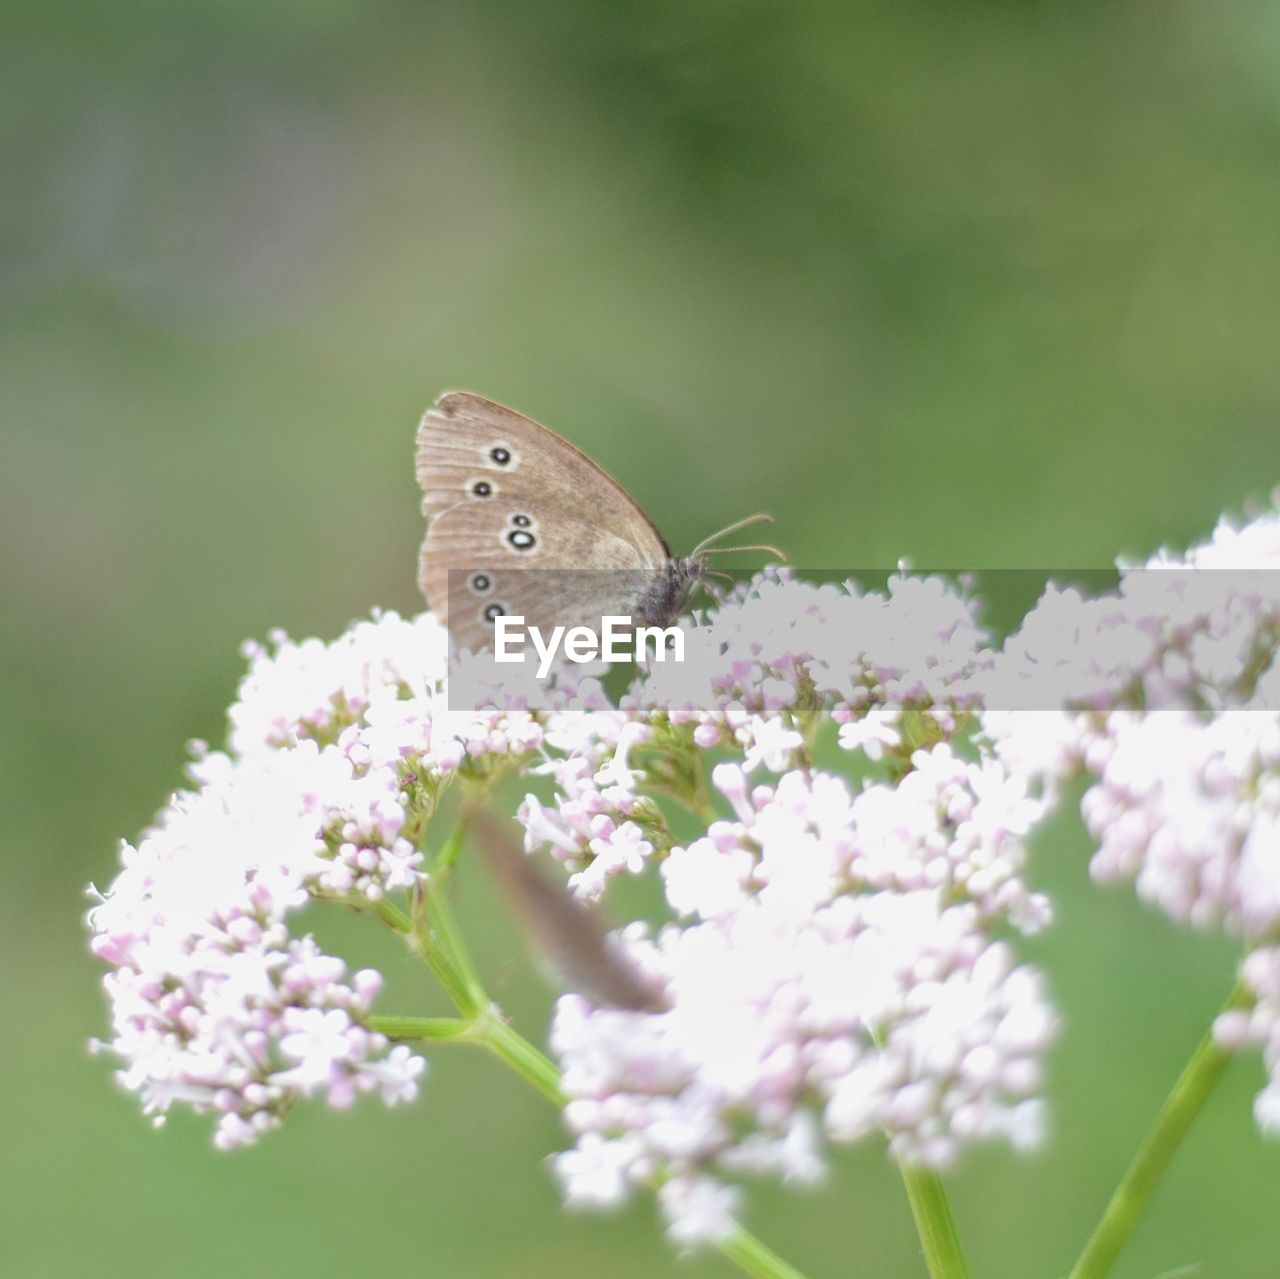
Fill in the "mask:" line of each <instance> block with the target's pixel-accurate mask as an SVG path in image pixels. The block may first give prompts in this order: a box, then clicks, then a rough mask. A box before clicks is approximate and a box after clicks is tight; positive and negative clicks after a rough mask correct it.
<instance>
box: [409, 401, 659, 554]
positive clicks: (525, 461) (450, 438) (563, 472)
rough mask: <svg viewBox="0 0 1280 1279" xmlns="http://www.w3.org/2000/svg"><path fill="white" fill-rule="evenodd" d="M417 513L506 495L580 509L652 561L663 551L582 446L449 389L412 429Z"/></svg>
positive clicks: (636, 508) (649, 527)
mask: <svg viewBox="0 0 1280 1279" xmlns="http://www.w3.org/2000/svg"><path fill="white" fill-rule="evenodd" d="M417 471H418V483H419V485H421V487H422V493H423V501H422V512H423V514H424V515H425V516H426V517H427V519H428V520H433V519H435V518H436V517H437V516H439V515H441V514H443V513H444V512H445V511H447V510H448V509H449V508H450V507H452V506H455V505H457V504H458V503H459V502H485V501H488V500H490V499H491V498H511V499H519V500H523V501H527V502H539V503H541V504H542V505H544V506H546V507H549V508H551V509H554V510H564V511H566V512H585V513H587V514H589V516H590V518H591V519H592V521H593V522H595V523H596V524H598V525H600V526H601V527H603V528H606V529H608V530H609V531H610V532H612V533H614V534H616V535H617V536H618V537H621V538H622V539H623V540H624V541H628V542H631V543H633V544H634V545H635V546H636V548H637V549H638V550H639V551H640V552H641V554H642V555H643V557H644V558H645V559H646V561H651V562H652V563H654V564H655V565H659V564H662V563H664V562H665V561H666V560H667V558H668V557H669V556H670V551H669V549H668V547H667V544H666V542H665V541H663V539H662V535H661V534H660V533H659V532H658V530H657V529H656V528H654V526H653V524H652V522H651V521H650V520H649V518H648V516H646V515H645V513H644V512H643V511H642V510H641V509H640V507H639V506H638V505H637V504H636V502H635V501H633V500H632V498H631V496H630V494H628V493H627V491H626V490H625V489H624V488H623V487H622V486H621V485H620V484H619V483H617V481H616V480H614V479H613V478H612V477H611V476H609V475H608V474H607V473H606V472H605V471H603V470H602V469H601V468H600V467H598V466H597V465H596V464H595V463H594V462H593V461H592V460H591V459H590V458H589V457H588V456H587V455H586V454H585V453H583V452H582V451H581V449H576V448H574V446H573V445H572V444H570V443H569V441H568V440H563V439H561V438H560V436H558V435H557V434H556V433H555V432H554V431H549V430H547V428H546V427H545V426H540V425H539V424H538V423H537V422H535V421H534V420H533V419H532V418H528V417H525V416H524V414H523V413H517V412H516V411H515V410H514V409H509V408H506V407H505V406H504V405H501V404H496V403H495V402H494V401H493V400H486V399H485V398H484V397H483V396H479V395H471V394H470V393H469V392H466V391H449V392H447V393H446V394H444V395H442V396H441V397H440V398H439V399H438V400H437V401H436V402H435V404H434V405H433V406H432V407H431V408H430V409H428V410H427V412H426V415H425V416H424V417H423V419H422V423H421V425H420V426H419V427H418V454H417Z"/></svg>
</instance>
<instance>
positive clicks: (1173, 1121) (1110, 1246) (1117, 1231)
mask: <svg viewBox="0 0 1280 1279" xmlns="http://www.w3.org/2000/svg"><path fill="white" fill-rule="evenodd" d="M1247 1001H1248V995H1247V993H1246V992H1245V991H1244V990H1243V989H1242V988H1241V987H1239V986H1238V987H1236V989H1235V990H1233V991H1232V993H1231V995H1230V996H1229V997H1228V999H1227V1001H1226V1004H1225V1005H1224V1010H1231V1009H1235V1008H1239V1007H1241V1006H1242V1004H1244V1003H1246V1002H1247ZM1230 1061H1231V1054H1230V1053H1229V1052H1228V1051H1227V1050H1226V1049H1225V1048H1223V1047H1222V1046H1221V1045H1220V1044H1219V1043H1218V1042H1217V1040H1216V1039H1215V1038H1214V1033H1213V1030H1212V1028H1210V1030H1209V1031H1207V1032H1206V1034H1205V1035H1204V1037H1203V1038H1202V1039H1201V1040H1200V1043H1199V1044H1198V1045H1197V1046H1196V1050H1195V1052H1194V1053H1192V1054H1191V1060H1190V1061H1188V1062H1187V1065H1186V1067H1185V1068H1184V1069H1183V1071H1182V1074H1181V1075H1180V1076H1179V1077H1178V1082H1177V1083H1175V1084H1174V1086H1173V1091H1172V1092H1170V1094H1169V1096H1168V1097H1167V1098H1166V1099H1165V1103H1164V1105H1163V1106H1162V1107H1161V1108H1160V1113H1159V1114H1158V1115H1157V1116H1156V1120H1155V1123H1154V1124H1152V1126H1151V1129H1150V1131H1149V1132H1148V1133H1147V1135H1146V1138H1145V1139H1144V1140H1143V1142H1142V1145H1141V1146H1140V1147H1139V1148H1138V1153H1137V1154H1136V1155H1135V1156H1134V1159H1133V1162H1132V1163H1131V1164H1130V1165H1129V1167H1128V1169H1127V1170H1126V1171H1125V1174H1124V1176H1123V1177H1121V1179H1120V1184H1119V1185H1118V1186H1117V1187H1116V1189H1115V1191H1114V1193H1113V1194H1112V1196H1111V1199H1110V1201H1109V1202H1108V1204H1107V1207H1106V1210H1105V1211H1104V1212H1103V1214H1102V1219H1101V1220H1100V1221H1099V1222H1098V1225H1097V1228H1096V1229H1095V1230H1094V1232H1093V1235H1092V1236H1091V1237H1090V1239H1089V1242H1088V1244H1086V1246H1085V1249H1084V1251H1083V1252H1082V1253H1081V1254H1080V1259H1079V1260H1078V1261H1077V1262H1076V1264H1075V1267H1074V1269H1073V1270H1072V1271H1071V1274H1070V1277H1069V1279H1103V1276H1105V1275H1107V1274H1109V1273H1110V1271H1111V1267H1112V1266H1113V1265H1114V1264H1115V1260H1116V1258H1117V1257H1118V1256H1119V1255H1120V1251H1121V1249H1122V1248H1123V1247H1124V1245H1125V1243H1126V1242H1128V1239H1129V1236H1130V1235H1132V1234H1133V1232H1134V1230H1135V1229H1136V1228H1137V1226H1138V1223H1139V1222H1140V1221H1141V1220H1142V1217H1143V1214H1144V1213H1145V1212H1146V1210H1147V1205H1148V1204H1149V1203H1150V1202H1151V1197H1152V1195H1154V1194H1155V1191H1156V1187H1157V1186H1158V1185H1159V1184H1160V1179H1161V1178H1162V1177H1163V1176H1164V1174H1165V1170H1166V1169H1167V1168H1168V1167H1169V1163H1170V1161H1171V1160H1172V1159H1173V1156H1174V1155H1175V1154H1176V1153H1177V1150H1178V1147H1179V1146H1180V1145H1181V1144H1182V1140H1183V1138H1184V1137H1186V1135H1187V1133H1188V1131H1189V1130H1190V1128H1191V1125H1192V1123H1194V1122H1195V1118H1196V1116H1197V1115H1198V1114H1199V1113H1200V1111H1201V1110H1202V1109H1203V1108H1204V1104H1205V1102H1207V1101H1208V1100H1209V1096H1210V1094H1211V1093H1212V1092H1213V1089H1214V1087H1215V1086H1216V1085H1217V1082H1218V1080H1219V1079H1221V1078H1222V1075H1223V1073H1224V1072H1225V1071H1226V1068H1227V1066H1228V1065H1229V1064H1230Z"/></svg>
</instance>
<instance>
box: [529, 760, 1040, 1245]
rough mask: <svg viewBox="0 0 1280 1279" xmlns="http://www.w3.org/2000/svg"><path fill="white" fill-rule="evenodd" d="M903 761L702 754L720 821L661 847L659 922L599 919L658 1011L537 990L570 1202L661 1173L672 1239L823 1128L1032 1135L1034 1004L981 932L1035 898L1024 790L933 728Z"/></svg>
mask: <svg viewBox="0 0 1280 1279" xmlns="http://www.w3.org/2000/svg"><path fill="white" fill-rule="evenodd" d="M912 763H913V768H912V770H911V771H910V772H909V773H908V774H907V777H906V778H905V779H904V780H903V781H902V782H901V783H900V784H897V785H894V784H892V783H883V784H878V785H872V786H868V787H867V788H865V789H863V790H862V791H861V792H859V793H858V794H857V795H853V796H851V795H850V793H849V791H848V790H847V788H846V786H845V784H844V782H843V781H842V780H841V779H839V778H838V777H835V776H832V775H829V774H825V773H821V772H817V771H809V770H802V769H795V770H791V771H787V772H785V773H784V774H783V775H782V776H781V777H780V778H779V779H778V780H777V782H776V784H764V785H757V786H754V787H753V786H751V785H750V783H749V781H748V778H747V775H746V773H745V772H744V770H743V767H742V766H741V765H740V764H728V763H725V764H721V765H719V766H718V767H717V768H716V770H715V777H714V781H715V785H716V788H717V789H718V791H719V792H720V793H721V794H722V795H723V796H724V798H725V799H726V800H727V801H728V803H729V805H730V807H731V808H732V810H733V812H734V814H735V816H734V819H733V820H724V821H716V822H713V823H712V824H711V825H710V827H709V828H708V829H707V832H706V834H705V835H703V836H702V837H700V838H698V839H696V840H694V841H692V842H691V843H689V844H687V845H685V846H678V847H675V848H673V849H672V850H671V851H670V854H669V855H668V856H667V857H666V859H665V860H664V861H663V862H662V881H663V886H664V890H665V896H666V900H667V904H668V906H669V907H670V909H671V912H672V914H673V915H675V916H676V917H678V921H679V922H672V923H669V924H667V925H666V926H664V927H663V928H662V929H661V930H660V931H659V932H658V933H657V935H656V936H655V937H653V938H652V939H650V938H649V937H648V936H647V935H646V934H645V932H644V930H642V929H639V928H635V927H632V928H631V929H628V930H625V931H624V933H623V935H622V941H623V944H624V945H625V947H626V951H627V953H628V955H629V956H630V958H631V960H632V962H633V963H634V965H635V966H636V967H637V969H638V970H639V971H640V972H641V973H642V974H643V975H644V977H645V979H646V981H647V982H649V983H650V984H651V985H652V986H654V987H655V988H656V989H658V990H660V991H661V992H662V999H663V1002H664V1005H665V1007H663V1008H662V1009H661V1010H659V1011H652V1012H644V1011H629V1010H621V1009H614V1008H602V1007H595V1006H592V1005H591V1004H590V1003H588V1002H587V1001H586V1000H584V999H583V998H581V997H579V996H577V995H570V996H566V997H564V998H563V999H562V1000H561V1001H560V1003H559V1005H558V1008H557V1014H556V1020H555V1026H554V1030H553V1046H554V1048H555V1051H556V1052H557V1054H558V1055H559V1057H560V1059H561V1060H562V1062H563V1064H564V1068H565V1088H566V1090H567V1091H568V1093H569V1095H570V1097H571V1098H572V1100H571V1102H570V1104H569V1107H568V1109H567V1112H566V1114H567V1120H568V1122H569V1125H570V1127H571V1128H572V1129H573V1131H574V1132H575V1134H576V1135H577V1144H576V1146H575V1148H574V1149H573V1150H572V1151H570V1152H567V1153H566V1154H564V1155H562V1156H560V1157H559V1159H558V1161H557V1169H558V1171H559V1173H560V1175H561V1177H562V1180H563V1182H564V1185H565V1189H566V1194H567V1197H568V1199H569V1200H570V1202H573V1203H579V1204H593V1205H602V1204H610V1203H616V1202H618V1201H620V1200H621V1199H623V1198H624V1197H625V1196H626V1195H627V1194H628V1193H630V1192H631V1191H632V1190H633V1189H634V1188H635V1187H637V1186H639V1185H643V1184H645V1183H647V1182H649V1181H650V1180H651V1179H653V1178H654V1177H655V1176H656V1174H657V1173H658V1172H659V1170H661V1171H662V1174H663V1176H664V1178H668V1180H666V1183H665V1186H664V1193H663V1195H662V1203H663V1206H664V1210H665V1212H666V1214H667V1217H668V1221H669V1226H670V1230H671V1233H672V1235H673V1237H674V1238H676V1239H677V1240H679V1241H681V1242H693V1241H695V1240H696V1239H698V1238H703V1239H705V1238H707V1237H709V1236H710V1237H715V1236H716V1235H719V1234H723V1233H724V1232H725V1231H727V1230H728V1229H729V1228H730V1222H731V1214H732V1211H733V1208H734V1204H735V1202H736V1194H737V1192H736V1190H734V1189H733V1188H731V1186H730V1185H729V1183H728V1182H727V1181H726V1180H725V1179H726V1178H727V1177H731V1176H733V1175H735V1174H737V1173H740V1172H748V1171H750V1172H766V1171H768V1172H775V1173H778V1174H780V1175H782V1176H784V1177H788V1178H792V1179H799V1180H811V1179H813V1178H814V1177H816V1176H818V1175H819V1174H820V1173H821V1171H822V1169H823V1166H824V1163H823V1156H822V1149H821V1141H822V1137H823V1136H824V1135H825V1136H826V1137H828V1138H830V1139H833V1140H836V1141H853V1140H856V1139H858V1138H860V1137H863V1136H865V1135H867V1134H868V1133H871V1132H874V1131H876V1130H882V1131H885V1132H887V1133H888V1134H889V1136H890V1140H891V1145H892V1147H893V1149H894V1150H895V1152H896V1153H898V1154H899V1155H901V1156H902V1157H903V1158H906V1159H908V1160H911V1161H914V1162H921V1163H925V1164H928V1165H931V1166H934V1167H941V1166H944V1165H946V1164H948V1163H950V1162H951V1161H952V1160H953V1159H954V1158H955V1156H956V1154H957V1153H958V1151H959V1149H960V1147H961V1145H962V1144H965V1143H968V1142H972V1141H977V1140H983V1139H990V1138H993V1137H1001V1138H1004V1139H1007V1140H1009V1141H1011V1142H1013V1143H1014V1144H1015V1145H1017V1146H1019V1147H1024V1146H1029V1145H1032V1144H1034V1143H1035V1142H1036V1141H1037V1140H1038V1138H1039V1136H1040V1133H1041V1129H1042V1117H1041V1106H1040V1103H1039V1101H1038V1100H1036V1099H1035V1098H1034V1094H1035V1091H1036V1089H1037V1088H1038V1086H1039V1081H1040V1075H1041V1071H1040V1058H1041V1055H1042V1053H1043V1052H1044V1050H1045V1049H1046V1048H1047V1046H1048V1044H1049V1043H1050V1042H1051V1040H1052V1037H1053V1030H1054V1017H1053V1014H1052V1012H1051V1010H1050V1008H1049V1005H1048V1003H1047V1001H1046V999H1045V995H1044V991H1043V982H1042V980H1041V978H1040V977H1039V975H1038V974H1037V973H1035V972H1034V971H1033V970H1032V969H1030V968H1028V967H1026V966H1025V965H1022V966H1020V965H1018V964H1017V963H1016V962H1015V960H1014V958H1013V954H1012V951H1011V949H1010V948H1009V947H1008V946H1007V945H1006V944H1004V943H1001V942H997V941H994V940H992V938H991V936H990V932H989V929H990V927H991V925H993V924H994V923H995V922H996V921H997V920H1000V919H1003V920H1005V921H1007V922H1010V923H1013V924H1014V925H1015V926H1022V927H1026V928H1031V927H1036V926H1038V925H1040V924H1041V923H1043V922H1044V921H1045V919H1046V917H1047V905H1046V903H1045V902H1044V901H1043V900H1042V899H1041V898H1038V897H1036V896H1035V895H1033V894H1031V893H1030V892H1028V890H1027V889H1026V887H1025V885H1024V884H1023V883H1022V881H1021V879H1020V871H1021V868H1022V864H1023V859H1024V850H1023V847H1022V843H1021V840H1022V837H1023V835H1025V833H1026V832H1027V830H1028V829H1029V828H1030V826H1031V824H1033V823H1034V821H1035V820H1037V818H1038V815H1039V811H1040V806H1039V805H1037V804H1036V803H1035V802H1033V801H1030V800H1029V799H1028V798H1027V797H1026V795H1025V794H1024V793H1021V792H1019V791H1018V790H1017V789H1016V787H1014V786H1011V785H1007V784H1005V779H1003V778H997V776H996V773H997V772H998V768H997V766H996V765H994V764H993V763H991V762H987V763H986V764H982V765H979V764H966V763H964V762H962V761H960V760H959V759H957V758H956V757H955V755H954V754H953V753H952V751H951V749H950V748H949V747H948V746H947V745H945V744H942V745H939V746H936V747H934V748H933V750H931V751H923V750H922V751H919V752H917V754H916V757H915V758H914V760H913V761H912Z"/></svg>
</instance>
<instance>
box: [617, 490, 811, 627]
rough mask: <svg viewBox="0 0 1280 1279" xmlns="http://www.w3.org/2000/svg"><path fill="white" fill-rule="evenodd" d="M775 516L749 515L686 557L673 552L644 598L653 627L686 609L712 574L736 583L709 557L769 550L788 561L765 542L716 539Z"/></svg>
mask: <svg viewBox="0 0 1280 1279" xmlns="http://www.w3.org/2000/svg"><path fill="white" fill-rule="evenodd" d="M772 523H773V516H772V515H749V516H747V518H746V519H743V520H738V521H736V522H735V523H733V524H730V525H729V526H728V527H727V528H722V529H721V530H720V531H719V532H718V533H713V534H712V535H711V536H710V537H706V538H703V540H702V541H701V542H699V543H698V545H697V546H695V547H694V548H693V550H692V551H691V552H690V553H689V554H688V555H684V556H679V555H673V556H672V557H671V558H670V559H668V560H667V562H666V565H665V566H664V568H663V571H662V572H661V573H659V574H658V576H657V577H656V578H655V579H654V582H653V585H652V586H651V587H650V588H649V589H648V591H646V592H645V594H644V597H643V598H642V599H641V601H640V613H641V615H642V616H643V618H644V620H645V622H646V623H648V624H649V625H651V626H666V625H667V624H668V623H670V621H671V620H672V618H674V617H675V616H676V615H677V614H678V613H680V612H681V610H682V609H683V608H684V606H685V603H686V601H687V600H688V598H689V596H690V595H691V594H692V593H693V592H694V591H695V590H697V588H698V587H699V586H701V585H702V583H703V582H704V581H705V580H706V579H707V578H708V577H724V578H727V579H728V580H729V581H730V582H732V580H733V579H732V578H730V577H729V576H728V574H726V573H716V572H714V571H713V570H712V569H711V568H710V567H709V566H708V562H707V557H708V556H710V555H718V554H722V553H724V552H726V551H767V552H768V553H769V554H770V555H776V556H777V557H778V559H780V560H782V561H783V562H784V563H785V562H786V558H787V557H786V555H784V554H783V552H782V551H780V550H778V548H777V547H776V546H767V545H764V544H760V545H755V546H715V545H713V543H714V542H717V541H719V540H720V538H722V537H724V536H725V534H726V533H733V532H736V531H737V530H738V529H740V528H746V527H747V526H748V525H750V524H772Z"/></svg>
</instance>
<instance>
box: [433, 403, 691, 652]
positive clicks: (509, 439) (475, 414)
mask: <svg viewBox="0 0 1280 1279" xmlns="http://www.w3.org/2000/svg"><path fill="white" fill-rule="evenodd" d="M417 473H418V483H419V484H420V485H421V487H422V493H423V501H422V510H423V514H425V515H426V517H427V521H428V528H427V538H426V541H425V542H423V544H422V554H421V557H420V563H419V577H418V580H419V585H420V586H421V587H422V591H423V594H424V595H426V597H427V601H428V603H429V604H430V605H431V608H432V611H433V612H435V613H436V614H437V616H439V617H440V618H441V620H443V621H445V622H446V623H447V624H448V625H449V629H450V631H451V633H452V634H453V638H454V641H455V642H456V643H457V644H459V645H460V646H461V647H466V648H471V649H479V648H483V647H486V646H487V645H488V644H489V643H490V642H491V640H492V634H493V627H492V620H491V613H490V614H489V615H486V610H491V609H492V607H493V606H494V605H495V604H501V605H503V606H504V607H503V611H504V612H507V613H513V614H515V613H518V614H521V615H522V616H524V617H525V619H526V621H527V622H528V623H529V624H531V625H536V626H540V627H544V628H545V627H547V626H550V625H579V624H581V625H592V626H598V625H599V620H600V617H601V616H602V615H603V614H604V613H608V612H613V613H619V612H621V613H625V612H627V611H629V609H628V607H627V606H629V605H633V604H634V603H635V602H636V601H637V600H638V599H639V598H640V597H641V595H642V594H643V591H644V589H645V587H646V586H647V585H648V584H650V583H651V582H652V580H653V578H654V576H655V574H657V573H658V572H659V571H660V570H661V569H662V568H663V566H664V565H665V564H666V562H667V560H668V559H669V558H670V551H669V549H668V547H667V544H666V542H665V541H664V540H663V539H662V536H661V534H659V533H658V531H657V529H656V528H654V526H653V524H652V523H651V522H650V520H649V519H648V517H647V516H646V515H645V514H644V512H643V511H642V510H641V509H640V507H639V506H638V505H637V504H636V503H635V502H634V501H633V500H632V499H631V497H630V496H629V495H628V494H627V492H626V490H625V489H623V488H622V486H621V485H619V484H618V483H616V482H615V481H614V480H613V479H612V478H611V477H610V476H609V475H607V474H606V473H605V472H604V471H603V470H601V468H600V467H598V466H597V465H596V464H595V463H594V462H593V461H592V460H591V459H590V458H589V457H587V456H586V454H585V453H583V452H581V450H579V449H576V448H574V446H573V445H572V444H570V443H569V442H568V441H567V440H562V439H561V438H560V437H559V436H558V435H556V434H555V433H554V432H552V431H549V430H547V428H546V427H544V426H540V425H539V424H538V423H537V422H535V421H533V420H532V419H531V418H527V417H525V416H524V415H523V414H522V413H517V412H516V411H515V410H514V409H509V408H506V407H504V406H503V405H501V404H496V403H494V401H492V400H486V399H484V398H483V397H482V396H479V395H471V394H469V393H467V392H461V391H452V392H449V393H448V394H446V395H443V396H441V397H440V399H439V400H438V401H437V402H436V403H435V405H434V406H433V407H432V408H431V409H429V410H428V411H427V413H426V415H425V416H424V417H423V419H422V424H421V425H420V426H419V428H418V451H417ZM527 570H539V571H537V572H528V571H527ZM551 570H554V571H551ZM467 574H475V575H478V580H479V581H480V582H481V583H482V587H483V589H475V590H471V589H470V588H468V587H467V586H466V583H467V581H469V580H470V579H469V578H467V577H466V575H467ZM451 588H452V594H453V600H452V601H451V599H450V594H451ZM451 602H452V603H453V604H454V605H455V606H456V607H454V608H452V609H451V608H450V604H451ZM451 614H452V615H451Z"/></svg>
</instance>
